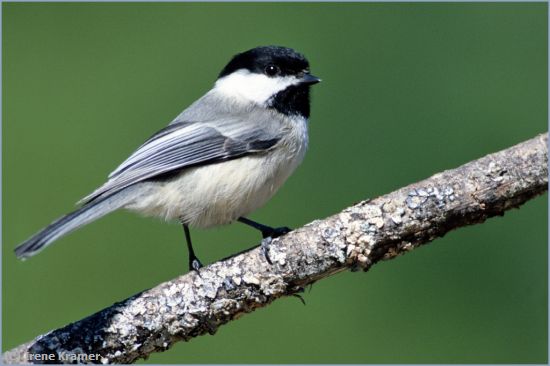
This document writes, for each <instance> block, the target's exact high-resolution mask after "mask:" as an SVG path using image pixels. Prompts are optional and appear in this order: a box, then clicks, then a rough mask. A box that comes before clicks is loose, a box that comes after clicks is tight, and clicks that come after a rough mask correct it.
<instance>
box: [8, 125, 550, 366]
mask: <svg viewBox="0 0 550 366" xmlns="http://www.w3.org/2000/svg"><path fill="white" fill-rule="evenodd" d="M547 138H548V137H547V134H545V135H540V136H537V137H535V138H533V139H531V140H529V141H526V142H524V143H521V144H519V145H516V146H514V147H511V148H509V149H507V150H503V151H501V152H498V153H495V154H491V155H487V156H485V157H483V158H481V159H479V160H476V161H473V162H470V163H468V164H465V165H463V166H461V167H459V168H456V169H453V170H448V171H445V172H442V173H438V174H436V175H434V176H432V177H430V178H428V179H426V180H423V181H421V182H418V183H415V184H411V185H409V186H407V187H404V188H401V189H399V190H397V191H394V192H392V193H389V194H387V195H384V196H381V197H378V198H376V199H373V200H367V201H363V202H359V203H358V204H356V205H354V206H351V207H349V208H346V209H345V210H343V211H342V212H340V213H338V214H336V215H334V216H331V217H328V218H326V219H323V220H316V221H314V222H312V223H309V224H307V225H305V226H304V227H302V228H300V229H297V230H295V231H293V232H291V233H289V234H287V235H285V236H283V237H280V238H277V239H274V240H273V241H272V243H271V244H270V246H269V258H270V259H271V261H272V264H269V263H268V262H267V261H266V260H265V257H264V256H263V255H262V253H261V251H260V249H259V248H254V249H252V250H249V251H247V252H244V253H241V254H238V255H236V256H233V257H231V258H228V259H225V260H221V261H219V262H217V263H214V264H211V265H209V266H207V267H205V268H202V269H201V270H200V271H199V272H198V273H196V272H191V273H188V274H186V275H182V276H180V277H178V278H175V279H173V280H171V281H168V282H165V283H162V284H160V285H158V286H156V287H155V288H152V289H150V290H146V291H143V292H141V293H139V294H137V295H135V296H132V297H131V298H129V299H127V300H124V301H122V302H120V303H116V304H114V305H112V306H111V307H108V308H106V309H104V310H102V311H100V312H98V313H96V314H93V315H91V316H89V317H87V318H85V319H82V320H80V321H77V322H75V323H72V324H69V325H67V326H66V327H63V328H60V329H57V330H54V331H52V332H49V333H48V334H45V335H42V336H39V337H37V338H36V339H35V340H33V341H31V342H29V343H26V344H23V345H21V346H19V347H17V348H15V349H13V350H11V351H8V352H6V353H5V354H4V356H3V358H4V362H5V363H25V362H28V361H29V359H30V357H31V356H32V355H35V359H36V355H41V356H40V357H42V358H43V357H45V355H51V356H49V357H51V358H52V360H44V359H42V360H39V362H48V361H49V362H52V361H53V362H55V363H59V362H60V361H61V362H70V361H75V357H77V356H78V355H80V357H82V355H96V354H97V355H100V356H99V357H98V359H97V360H94V359H86V358H80V359H78V360H79V361H80V362H86V361H88V362H103V363H131V362H134V361H136V360H137V359H139V358H146V357H147V356H148V355H149V354H150V353H152V352H160V351H165V350H167V349H168V348H170V346H171V345H172V344H174V343H175V342H178V341H181V340H185V341H187V340H189V339H191V338H193V337H196V336H199V335H202V334H205V333H210V334H213V333H214V332H215V331H216V329H217V328H218V327H219V326H220V325H223V324H225V323H227V322H229V321H230V320H233V319H237V318H238V317H239V316H241V315H242V314H245V313H248V312H251V311H253V310H254V309H256V308H259V307H263V306H266V305H267V304H269V303H271V302H272V301H273V300H275V299H277V298H279V297H281V296H288V295H293V294H295V293H297V292H300V291H301V290H302V289H303V287H304V286H306V285H307V284H310V283H313V282H315V281H317V280H319V279H321V278H324V277H327V276H330V275H332V274H335V273H338V272H341V271H344V270H346V269H354V270H356V269H361V270H364V271H366V270H368V269H369V268H370V267H371V266H372V265H373V264H375V263H377V262H378V261H380V260H381V259H391V258H393V257H395V256H397V255H399V254H401V253H403V252H407V251H410V250H412V249H414V248H416V247H418V246H420V245H422V244H425V243H428V242H430V241H432V240H433V239H435V238H437V237H440V236H443V235H444V234H446V233H447V232H449V231H450V230H452V229H454V228H457V227H461V226H466V225H472V224H477V223H481V222H483V221H485V220H486V219H487V218H489V217H491V216H495V215H503V213H504V211H506V210H508V209H510V208H513V207H518V206H519V205H521V204H522V203H524V202H526V201H527V200H529V199H531V198H533V197H535V196H536V195H539V194H541V193H543V192H545V191H546V190H547V185H548V178H547V176H548V157H547V155H548V149H547ZM71 355H72V357H71ZM75 355H76V356H75ZM63 357H65V358H63Z"/></svg>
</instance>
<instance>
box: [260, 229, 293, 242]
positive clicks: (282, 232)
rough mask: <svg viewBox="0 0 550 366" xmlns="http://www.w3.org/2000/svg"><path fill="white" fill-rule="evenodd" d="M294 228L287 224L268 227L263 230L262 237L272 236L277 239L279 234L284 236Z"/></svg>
mask: <svg viewBox="0 0 550 366" xmlns="http://www.w3.org/2000/svg"><path fill="white" fill-rule="evenodd" d="M291 231H292V229H291V228H289V227H286V226H283V227H266V228H265V229H263V230H262V237H263V238H264V239H267V238H271V239H275V238H278V237H279V236H283V235H285V234H287V233H289V232H291Z"/></svg>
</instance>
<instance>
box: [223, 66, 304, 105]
mask: <svg viewBox="0 0 550 366" xmlns="http://www.w3.org/2000/svg"><path fill="white" fill-rule="evenodd" d="M298 83H299V80H298V79H297V78H296V77H295V76H284V77H268V76H267V75H263V74H257V73H252V72H250V71H248V70H244V69H242V70H238V71H235V72H234V73H232V74H230V75H227V76H224V77H223V78H221V79H218V81H216V84H215V86H214V90H216V91H218V92H220V93H223V94H224V95H226V96H228V97H233V98H237V99H241V100H244V101H247V102H254V103H257V104H260V105H266V103H267V101H268V100H269V99H270V98H271V97H272V96H273V95H275V94H277V93H278V92H280V91H282V90H284V89H286V88H288V87H289V86H291V85H295V84H298Z"/></svg>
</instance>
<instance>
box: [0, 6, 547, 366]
mask: <svg viewBox="0 0 550 366" xmlns="http://www.w3.org/2000/svg"><path fill="white" fill-rule="evenodd" d="M2 7H3V14H2V15H3V18H2V27H3V28H2V32H3V39H2V41H3V49H2V55H3V59H2V62H3V69H2V76H3V94H2V96H3V98H2V103H3V110H2V118H3V124H2V134H3V140H2V147H3V150H2V158H3V159H2V164H3V174H2V183H3V192H2V193H3V200H2V203H3V205H2V209H3V215H2V217H3V221H2V224H3V233H2V240H3V246H2V254H3V255H2V279H3V283H2V284H3V287H2V300H3V301H2V321H3V327H2V347H3V349H4V350H6V349H9V348H12V347H14V346H17V345H18V344H20V343H22V342H25V341H29V340H31V339H32V338H33V337H35V336H37V335H38V334H41V333H44V332H46V331H48V330H50V329H53V328H57V327H60V326H63V325H65V324H67V323H69V322H72V321H75V320H77V319H80V318H82V317H85V316H87V315H89V314H92V313H93V312H96V311H98V310H100V309H102V308H104V307H106V306H109V305H111V304H112V303H113V302H115V301H118V300H122V299H124V298H126V297H128V296H130V295H133V294H135V293H137V292H139V291H141V290H143V289H146V288H149V287H152V286H154V285H156V284H158V283H160V282H162V281H165V280H169V279H171V278H173V277H175V276H178V275H179V274H181V273H183V272H185V271H186V269H187V259H186V258H187V257H186V254H185V253H186V249H185V245H184V240H183V234H182V230H181V228H180V227H179V226H178V225H176V224H170V225H167V224H165V223H162V222H160V221H158V220H154V219H144V218H140V217H138V216H135V215H133V214H130V213H127V212H117V213H114V214H112V215H110V216H108V217H106V218H104V219H102V220H100V221H98V222H96V223H94V224H92V225H89V226H87V227H85V228H84V229H81V230H80V231H77V232H75V233H73V234H71V235H69V236H67V237H65V238H63V239H61V240H59V241H58V242H57V243H56V244H55V245H53V246H52V247H50V248H48V249H47V250H46V251H44V252H43V253H41V254H40V255H38V256H37V257H34V258H32V259H30V260H28V261H26V262H21V261H18V260H16V258H15V256H14V255H13V248H14V247H15V246H16V245H17V244H18V243H19V242H21V241H22V240H24V239H26V238H27V237H29V236H30V235H31V234H33V233H35V231H37V230H38V229H40V228H41V227H43V226H44V225H46V224H48V223H49V222H51V221H52V220H53V219H55V218H57V217H58V216H60V215H61V214H63V213H66V212H67V211H69V210H71V209H72V208H73V207H74V206H73V205H74V202H76V201H77V200H78V199H79V198H81V197H83V196H84V195H86V194H88V193H89V192H90V191H92V190H93V189H94V188H95V187H97V186H98V185H100V184H101V183H103V182H104V180H105V178H106V175H107V174H108V173H109V172H110V171H111V170H112V169H114V168H115V167H116V166H117V165H118V164H119V163H120V162H122V160H124V159H125V158H126V157H127V155H128V154H130V153H131V152H132V151H133V150H134V149H135V148H136V147H137V146H138V145H139V144H141V143H142V142H143V141H144V140H145V139H146V138H147V137H149V136H150V135H151V134H152V133H154V132H155V131H156V130H158V129H160V128H162V127H163V126H165V125H166V124H167V123H168V122H169V121H171V119H172V118H173V117H174V116H176V115H177V114H178V113H179V112H180V111H181V110H182V109H183V108H184V107H186V106H187V105H189V104H190V103H191V102H192V101H193V100H195V99H196V98H198V97H199V96H201V95H202V93H204V92H205V91H207V90H208V89H209V88H210V87H211V86H212V83H213V82H214V80H215V78H216V76H217V73H218V72H219V71H220V70H221V68H222V67H223V66H224V65H225V63H226V62H227V61H228V60H229V58H230V57H231V56H232V55H233V54H235V53H237V52H240V51H244V50H246V49H249V48H252V47H254V46H258V45H267V44H279V45H285V46H289V47H293V48H295V49H297V50H299V51H301V52H303V53H304V54H305V55H306V56H307V57H308V58H309V60H310V63H311V69H312V72H313V73H314V74H315V75H318V76H320V77H322V78H323V83H321V84H319V85H317V86H315V87H314V88H313V89H314V91H313V105H312V116H311V120H310V138H311V143H310V146H311V147H310V150H309V152H308V155H307V156H306V159H305V161H304V163H303V164H302V166H301V167H300V168H299V169H298V170H297V171H296V173H295V174H294V175H293V176H292V178H291V179H290V180H289V181H288V182H287V184H286V185H285V186H284V187H283V188H282V189H281V191H280V192H279V193H278V194H277V195H276V196H275V198H274V199H273V200H272V201H271V202H269V203H268V204H267V205H266V206H265V207H264V208H263V209H261V210H259V211H258V212H257V213H255V214H254V215H252V216H251V218H253V219H257V220H259V221H260V222H265V223H268V224H271V225H288V226H291V227H299V226H301V225H303V224H305V223H307V222H310V221H312V220H314V219H316V218H323V217H326V216H328V215H331V214H333V213H335V212H338V211H339V210H341V209H343V208H344V207H346V206H348V205H350V204H352V203H354V202H356V201H359V200H362V199H365V198H368V197H375V196H377V195H380V194H384V193H387V192H390V191H392V190H394V189H396V188H399V187H401V186H403V185H407V184H409V183H412V182H414V181H417V180H420V179H423V178H426V177H428V176H430V175H432V174H434V173H436V172H439V171H441V170H443V169H450V168H454V167H457V166H459V165H461V164H463V163H466V162H468V161H470V160H472V159H475V158H478V157H481V156H483V155H485V154H487V153H490V152H494V151H497V150H500V149H503V148H506V147H508V146H511V145H513V144H516V143H519V142H521V141H523V140H526V139H529V138H531V137H533V136H535V135H536V134H538V133H541V132H544V131H546V129H547V127H546V126H547V100H548V94H547V79H548V75H547V41H548V40H547V5H546V4H544V3H506V4H496V3H492V4H481V3H478V4H449V3H447V4H434V3H431V4H395V3H394V4H388V3H386V4H376V3H354V4H344V3H340V4H330V3H320V4H314V3H302V4H290V3H279V4H269V3H261V4H254V3H247V4H244V3H242V4H237V3H233V4H227V3H225V4H215V3H209V4H198V3H193V4H192V3H160V4H153V3H140V4H132V3H122V4H121V3H118V4H117V3H110V4H108V3H95V4H84V3H81V4H70V3H65V4H61V3H57V4H39V3H4V4H2ZM547 219H548V215H547V202H546V196H545V197H543V198H541V197H539V198H537V199H535V200H533V201H531V202H529V203H527V204H526V205H525V206H523V207H522V208H521V209H519V210H513V211H510V212H509V213H507V214H506V215H505V216H504V217H502V218H495V219H491V220H489V221H488V222H486V223H485V224H483V225H478V226H475V227H469V228H464V229H460V230H458V231H456V232H452V233H450V234H448V235H447V236H446V237H445V238H443V239H438V240H437V241H436V242H434V243H433V244H431V245H428V246H426V247H423V248H421V249H419V250H416V251H414V252H412V253H411V254H408V255H405V256H402V257H399V258H397V259H395V260H392V261H388V262H383V263H380V264H378V265H376V266H375V267H374V268H373V269H372V270H371V271H370V272H368V273H366V274H365V273H349V272H348V273H344V274H339V275H337V276H334V277H331V278H328V279H326V280H323V281H320V282H319V283H317V284H316V285H315V286H314V287H313V290H312V291H311V292H306V293H305V294H304V298H305V301H306V302H307V305H306V306H303V305H302V304H301V303H300V301H298V300H297V299H295V298H288V299H281V300H280V301H277V302H275V303H274V304H272V305H271V306H269V307H268V308H266V309H262V310H259V311H257V312H255V313H252V314H249V315H246V316H245V317H243V318H242V319H240V320H238V321H235V322H232V323H230V324H228V325H227V326H224V327H222V328H221V329H220V330H219V331H218V333H217V334H216V335H215V336H204V337H199V338H197V339H194V340H192V341H191V342H189V343H183V342H182V343H178V344H177V345H175V346H174V347H173V348H172V349H171V350H169V351H167V352H164V353H161V354H153V355H152V356H151V357H150V358H149V359H148V360H147V361H145V362H148V363H412V362H414V363H546V362H547V344H548V338H547V305H548V304H547V229H546V228H547V225H546V224H547ZM193 236H194V242H195V245H196V250H197V254H198V255H199V257H200V258H201V260H202V261H203V262H206V263H209V262H213V261H216V260H217V259H220V258H222V257H225V256H228V255H230V254H231V253H234V252H238V251H241V250H243V249H245V248H248V247H251V246H253V245H255V244H257V243H258V239H259V238H258V234H257V232H255V231H254V230H251V229H249V228H247V227H244V226H243V225H240V224H234V225H230V226H228V227H223V228H219V229H214V230H210V231H200V230H194V231H193Z"/></svg>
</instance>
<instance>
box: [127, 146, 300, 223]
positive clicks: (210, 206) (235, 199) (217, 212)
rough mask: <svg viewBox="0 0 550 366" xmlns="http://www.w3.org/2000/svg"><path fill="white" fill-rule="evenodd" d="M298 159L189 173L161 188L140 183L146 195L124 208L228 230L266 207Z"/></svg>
mask: <svg viewBox="0 0 550 366" xmlns="http://www.w3.org/2000/svg"><path fill="white" fill-rule="evenodd" d="M302 157H303V156H301V157H292V158H289V157H287V156H286V157H285V156H279V154H277V153H271V154H270V155H269V156H265V155H264V156H249V157H242V158H239V159H235V160H230V161H226V162H223V163H217V164H212V165H207V166H202V167H197V168H191V169H188V170H185V171H184V172H182V173H181V174H180V175H178V176H177V177H175V178H172V179H170V180H168V181H165V182H144V183H143V184H144V185H148V186H149V187H148V188H149V189H148V192H149V193H148V194H146V195H143V196H142V198H140V199H138V200H136V201H135V202H133V203H132V204H131V205H128V206H127V208H128V209H131V210H135V211H138V212H140V213H142V214H145V215H148V216H158V217H161V218H164V219H166V220H179V221H181V222H184V223H186V224H189V225H191V226H195V227H202V228H207V227H210V226H216V225H223V224H228V223H231V222H232V221H234V220H236V219H237V218H239V217H240V216H245V215H248V214H249V213H250V212H252V211H254V210H256V209H257V208H259V207H261V206H262V205H263V204H265V203H266V202H267V201H268V200H269V199H270V198H271V197H272V196H273V195H274V194H275V193H276V192H277V190H278V189H279V188H280V187H281V185H282V184H283V183H284V182H285V181H286V179H287V178H288V177H289V175H290V174H291V173H292V172H293V171H294V169H295V168H296V166H297V165H298V163H299V161H301V158H302Z"/></svg>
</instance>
